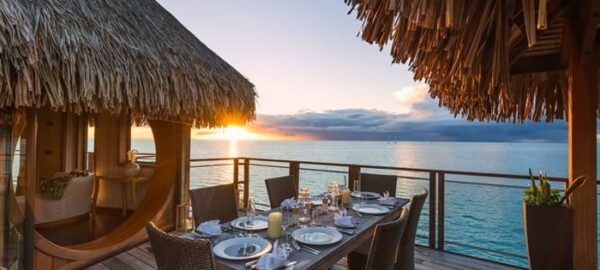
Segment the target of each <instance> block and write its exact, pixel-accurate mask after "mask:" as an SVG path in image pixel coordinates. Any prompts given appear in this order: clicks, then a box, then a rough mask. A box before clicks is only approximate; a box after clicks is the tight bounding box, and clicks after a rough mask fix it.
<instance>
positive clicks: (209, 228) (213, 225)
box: [196, 219, 221, 235]
mask: <svg viewBox="0 0 600 270" xmlns="http://www.w3.org/2000/svg"><path fill="white" fill-rule="evenodd" d="M220 222H221V221H220V220H218V219H215V220H209V221H205V222H202V223H200V225H198V228H197V229H196V230H197V231H199V232H201V233H204V234H208V235H220V234H221V225H219V223H220Z"/></svg>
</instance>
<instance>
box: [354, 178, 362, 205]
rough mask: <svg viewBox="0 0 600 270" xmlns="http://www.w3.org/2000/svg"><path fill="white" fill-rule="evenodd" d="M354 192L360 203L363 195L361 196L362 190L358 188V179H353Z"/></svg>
mask: <svg viewBox="0 0 600 270" xmlns="http://www.w3.org/2000/svg"><path fill="white" fill-rule="evenodd" d="M354 193H355V194H356V196H358V201H359V204H362V202H363V200H362V199H363V196H362V192H361V190H360V180H355V181H354Z"/></svg>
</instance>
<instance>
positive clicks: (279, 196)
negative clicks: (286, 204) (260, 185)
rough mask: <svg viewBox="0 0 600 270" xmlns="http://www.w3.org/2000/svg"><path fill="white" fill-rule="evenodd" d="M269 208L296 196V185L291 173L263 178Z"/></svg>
mask: <svg viewBox="0 0 600 270" xmlns="http://www.w3.org/2000/svg"><path fill="white" fill-rule="evenodd" d="M265 185H266V186H267V193H268V194H269V203H270V204H271V208H277V207H279V206H281V202H283V200H285V199H289V198H292V197H293V198H297V197H298V187H297V186H296V181H295V179H294V176H293V175H288V176H282V177H276V178H269V179H265Z"/></svg>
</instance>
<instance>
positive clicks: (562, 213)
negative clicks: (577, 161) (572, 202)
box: [523, 169, 587, 270]
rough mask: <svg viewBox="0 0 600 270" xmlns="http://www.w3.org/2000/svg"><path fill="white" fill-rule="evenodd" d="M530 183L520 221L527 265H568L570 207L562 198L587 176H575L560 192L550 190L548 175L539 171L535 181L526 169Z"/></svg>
mask: <svg viewBox="0 0 600 270" xmlns="http://www.w3.org/2000/svg"><path fill="white" fill-rule="evenodd" d="M529 176H530V178H531V185H530V186H529V187H528V188H527V189H526V190H525V191H524V192H523V223H524V226H525V239H526V243H527V254H528V256H529V268H530V269H533V270H536V269H545V270H548V269H571V265H572V257H573V254H572V253H573V233H572V231H573V209H572V208H571V207H570V206H569V205H568V204H567V203H566V199H567V198H568V197H569V195H570V194H571V193H573V192H574V191H575V190H576V189H577V188H578V187H580V186H581V185H582V184H583V183H585V181H586V180H587V177H585V176H580V177H578V178H577V179H575V180H574V181H573V182H572V183H571V185H570V186H569V188H568V189H567V190H566V191H565V192H564V194H562V195H561V194H560V192H559V191H558V190H552V188H551V186H550V181H548V177H547V176H546V175H545V174H544V173H542V172H540V175H539V177H538V181H539V183H538V184H537V185H536V181H535V179H534V177H533V174H532V173H531V169H530V170H529Z"/></svg>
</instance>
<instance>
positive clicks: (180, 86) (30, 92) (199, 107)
mask: <svg viewBox="0 0 600 270" xmlns="http://www.w3.org/2000/svg"><path fill="white" fill-rule="evenodd" d="M7 3H12V4H14V5H20V7H21V9H11V5H9V4H7ZM0 16H1V17H0V30H3V33H5V34H4V38H1V37H0V45H4V44H5V43H6V42H7V40H8V42H11V43H12V46H3V47H2V48H3V50H2V51H1V52H0V61H1V62H0V65H2V67H3V68H2V69H1V70H0V73H2V74H1V75H0V76H3V77H4V78H5V79H3V88H2V95H1V96H0V102H1V103H0V108H20V107H38V108H39V107H42V106H46V105H48V106H50V107H51V108H52V109H54V110H60V111H71V112H75V113H83V112H86V113H92V114H93V113H98V112H111V113H114V114H131V115H132V118H133V119H135V121H136V122H138V123H141V122H144V121H145V120H146V119H169V120H177V121H186V122H193V123H194V126H196V127H215V126H221V125H225V124H228V123H240V124H243V123H246V122H247V121H249V120H252V119H254V117H255V98H256V92H255V90H254V86H253V85H252V83H250V82H249V81H248V80H247V79H246V78H245V77H244V76H242V75H241V74H240V73H239V72H238V71H236V70H235V69H234V68H233V67H231V66H230V65H229V64H227V62H225V61H224V60H223V59H221V58H220V57H219V56H218V55H217V54H215V53H214V52H213V51H211V50H210V49H209V48H208V47H206V46H205V45H204V44H203V43H202V42H200V41H199V40H198V39H197V38H196V37H194V35H193V34H192V33H191V32H189V31H188V30H187V29H186V28H185V27H184V26H183V25H181V24H180V23H179V22H178V21H177V19H175V18H174V17H173V16H172V15H171V14H170V13H168V12H167V11H166V10H165V9H164V8H163V7H161V6H160V5H159V4H158V3H156V2H155V1H154V0H95V1H80V0H18V1H12V0H11V1H2V3H0ZM11 20H12V21H11ZM11 22H12V24H11ZM14 22H18V23H19V24H18V25H19V26H18V27H16V26H15V24H14ZM21 25H23V27H21ZM16 31H19V33H14V34H13V33H12V32H16ZM20 32H22V33H20ZM30 37H33V38H32V40H33V43H27V42H26V41H27V38H30ZM2 42H4V43H2ZM9 45H11V44H9ZM30 47H33V49H32V50H31V48H30ZM28 48H29V49H28ZM12 58H16V59H12ZM6 78H10V80H8V79H6Z"/></svg>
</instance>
